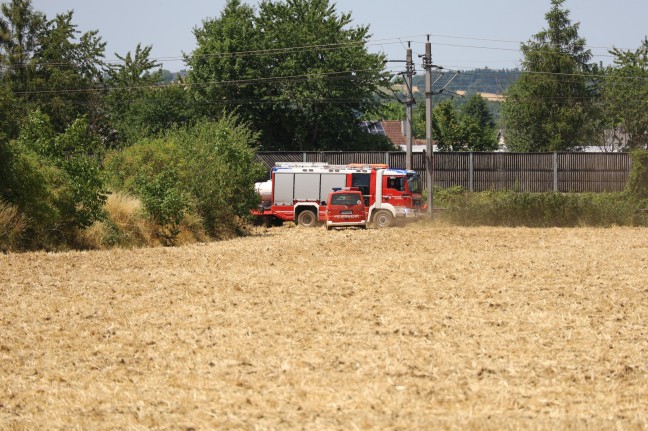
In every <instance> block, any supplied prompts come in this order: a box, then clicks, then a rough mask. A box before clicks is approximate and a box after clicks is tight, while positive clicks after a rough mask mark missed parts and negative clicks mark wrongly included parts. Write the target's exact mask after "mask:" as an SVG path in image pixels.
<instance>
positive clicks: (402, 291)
mask: <svg viewBox="0 0 648 431" xmlns="http://www.w3.org/2000/svg"><path fill="white" fill-rule="evenodd" d="M647 273H648V230H646V229H636V228H612V229H599V230H597V229H585V228H583V229H507V228H498V229H494V228H456V227H447V226H440V225H433V224H424V223H419V224H414V225H409V226H407V227H404V228H394V229H388V230H375V229H369V230H366V231H360V230H358V231H355V230H341V231H335V232H326V231H325V229H323V228H322V229H313V230H308V229H300V228H288V227H285V228H275V229H270V230H263V229H260V230H259V231H258V232H257V234H256V235H255V236H252V237H248V238H241V239H235V240H231V241H225V242H220V243H211V244H207V245H201V244H197V245H191V246H186V247H181V248H171V249H169V248H157V249H143V250H112V251H99V252H72V253H62V254H45V253H33V254H20V255H13V254H9V255H0V309H1V310H2V313H1V314H0V334H1V335H0V428H3V429H75V428H76V429H116V428H117V429H123V428H130V429H146V428H155V429H214V428H235V429H295V428H300V429H344V430H347V429H421V428H424V429H519V428H527V429H528V428H532V429H646V427H648V366H647V365H646V364H647V358H648V356H647V355H648V327H647V324H646V319H647V318H648V286H647V285H646V274H647Z"/></svg>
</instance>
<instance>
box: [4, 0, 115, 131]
mask: <svg viewBox="0 0 648 431" xmlns="http://www.w3.org/2000/svg"><path fill="white" fill-rule="evenodd" d="M0 12H1V15H0V64H1V65H2V66H3V67H2V70H1V71H0V77H1V80H2V82H3V83H4V84H5V85H7V86H8V87H9V88H10V89H11V91H12V92H13V93H14V96H15V101H14V109H15V110H16V111H18V112H20V114H21V116H24V117H26V116H27V115H28V113H29V112H30V111H32V110H34V109H39V110H41V111H42V112H44V113H46V114H47V115H48V116H49V118H50V119H51V121H52V124H53V125H54V127H55V129H56V130H57V131H58V132H63V131H64V130H65V129H66V127H67V126H69V125H70V124H71V123H72V122H73V121H74V120H75V119H76V118H77V117H79V116H81V115H87V116H88V118H89V120H90V121H91V123H93V124H94V123H96V122H98V121H99V118H100V112H101V111H102V109H101V107H100V95H99V94H98V93H97V91H92V90H93V89H94V90H99V89H100V84H101V78H102V73H103V72H102V67H103V53H104V48H105V43H104V42H102V41H101V38H100V37H99V36H98V35H97V32H96V31H91V32H86V33H83V34H80V32H79V31H78V30H77V26H76V25H74V24H73V23H72V19H73V12H71V11H70V12H66V13H63V14H59V15H57V16H56V17H55V18H54V19H53V20H48V19H47V17H46V16H45V15H44V14H43V13H41V12H37V11H34V9H33V8H32V5H31V0H12V1H11V2H10V3H3V4H2V6H1V7H0ZM13 137H14V138H15V136H13Z"/></svg>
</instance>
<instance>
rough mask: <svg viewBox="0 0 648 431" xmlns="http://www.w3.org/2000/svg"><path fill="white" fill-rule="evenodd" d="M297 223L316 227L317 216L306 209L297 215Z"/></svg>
mask: <svg viewBox="0 0 648 431" xmlns="http://www.w3.org/2000/svg"><path fill="white" fill-rule="evenodd" d="M297 224H298V225H300V226H302V227H315V226H317V216H316V215H315V212H313V211H311V210H304V211H302V212H300V213H299V216H298V217H297Z"/></svg>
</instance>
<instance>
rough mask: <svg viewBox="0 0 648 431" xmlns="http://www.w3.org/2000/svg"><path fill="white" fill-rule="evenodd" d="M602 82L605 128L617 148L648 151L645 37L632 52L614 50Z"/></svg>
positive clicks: (647, 79) (646, 40)
mask: <svg viewBox="0 0 648 431" xmlns="http://www.w3.org/2000/svg"><path fill="white" fill-rule="evenodd" d="M610 53H611V54H612V55H614V65H613V66H610V67H608V68H607V69H606V71H605V72H606V73H605V75H604V78H603V79H602V91H601V93H602V99H603V100H602V105H603V109H604V111H605V119H606V120H605V125H606V126H607V127H608V130H611V131H612V132H611V133H609V134H608V136H610V137H611V139H613V140H614V141H615V142H614V143H615V144H616V147H617V148H621V149H634V148H644V149H648V38H645V39H644V40H643V42H642V44H641V46H640V47H639V48H638V49H637V50H635V51H624V50H621V49H618V48H614V49H613V50H612V51H610Z"/></svg>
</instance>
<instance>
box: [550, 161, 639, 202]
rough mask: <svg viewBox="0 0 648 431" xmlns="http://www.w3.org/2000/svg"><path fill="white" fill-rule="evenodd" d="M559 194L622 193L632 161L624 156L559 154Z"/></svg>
mask: <svg viewBox="0 0 648 431" xmlns="http://www.w3.org/2000/svg"><path fill="white" fill-rule="evenodd" d="M557 157H558V191H561V192H576V193H581V192H616V191H622V190H623V189H624V188H625V184H626V182H627V180H628V175H629V174H630V167H631V159H630V157H629V156H628V155H627V154H622V153H559V154H558V156H557Z"/></svg>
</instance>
